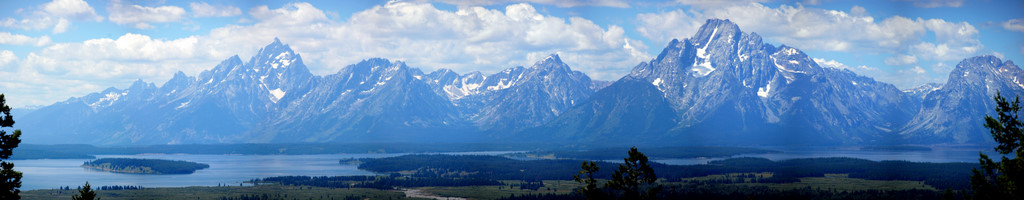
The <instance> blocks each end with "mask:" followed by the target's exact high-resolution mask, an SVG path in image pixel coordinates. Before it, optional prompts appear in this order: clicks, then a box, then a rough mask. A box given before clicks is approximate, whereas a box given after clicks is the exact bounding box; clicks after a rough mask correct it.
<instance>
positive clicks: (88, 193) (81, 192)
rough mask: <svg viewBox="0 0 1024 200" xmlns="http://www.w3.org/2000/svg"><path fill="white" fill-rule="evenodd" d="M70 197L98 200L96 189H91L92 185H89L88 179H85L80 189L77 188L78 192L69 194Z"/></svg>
mask: <svg viewBox="0 0 1024 200" xmlns="http://www.w3.org/2000/svg"><path fill="white" fill-rule="evenodd" d="M71 199H72V200H100V198H99V197H96V191H95V190H92V187H91V186H89V181H86V182H85V185H84V186H82V188H81V189H78V194H76V195H74V196H71Z"/></svg>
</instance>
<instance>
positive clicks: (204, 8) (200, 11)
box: [188, 2, 242, 17]
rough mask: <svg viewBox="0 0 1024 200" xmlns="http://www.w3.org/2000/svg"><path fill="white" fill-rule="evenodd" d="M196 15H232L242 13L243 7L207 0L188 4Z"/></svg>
mask: <svg viewBox="0 0 1024 200" xmlns="http://www.w3.org/2000/svg"><path fill="white" fill-rule="evenodd" d="M188 6H189V8H191V9H192V15H193V16H195V17H231V16H237V15H241V14H242V9H238V7H234V6H230V5H210V4H208V3H206V2H199V3H196V2H191V3H189V4H188Z"/></svg>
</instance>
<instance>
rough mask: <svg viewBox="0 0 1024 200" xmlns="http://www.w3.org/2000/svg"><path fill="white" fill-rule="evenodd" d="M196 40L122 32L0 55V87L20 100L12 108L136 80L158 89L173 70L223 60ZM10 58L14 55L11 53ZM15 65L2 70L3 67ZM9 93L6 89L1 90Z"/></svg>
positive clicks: (202, 67) (197, 68)
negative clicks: (33, 50)
mask: <svg viewBox="0 0 1024 200" xmlns="http://www.w3.org/2000/svg"><path fill="white" fill-rule="evenodd" d="M200 45H208V44H203V43H200V42H199V41H198V38H197V37H186V38H180V39H175V40H163V39H155V38H150V37H149V36H146V35H139V34H131V33H129V34H125V35H122V36H120V37H118V38H116V39H109V38H100V39H90V40H86V41H84V42H75V43H57V44H53V45H50V46H47V47H45V48H43V49H41V50H38V51H36V52H31V53H28V55H25V56H24V57H22V59H17V57H15V58H14V59H13V61H9V60H12V59H10V58H9V57H10V56H8V55H5V54H8V53H5V52H3V51H0V67H3V68H4V70H0V76H3V77H10V79H7V80H3V81H0V88H10V90H11V91H10V92H9V94H16V95H20V96H22V97H21V98H18V99H19V100H17V102H11V104H12V105H20V106H24V105H44V104H51V103H53V102H56V101H60V100H64V99H67V98H68V97H74V96H82V95H85V94H88V93H92V92H97V91H100V90H102V89H104V88H107V87H111V86H114V87H118V88H125V87H127V86H128V85H129V84H130V83H131V82H132V81H134V80H136V79H139V78H141V79H143V80H145V81H147V82H155V83H157V85H160V84H162V83H163V82H165V81H167V80H168V79H170V77H171V76H172V75H173V74H174V73H175V72H177V71H179V70H180V71H184V72H185V73H187V74H190V75H193V76H195V75H196V74H198V73H199V72H200V71H202V70H206V69H210V68H212V67H213V66H214V65H216V64H217V63H218V62H219V61H220V60H223V59H224V58H226V57H216V58H215V57H213V55H211V53H210V52H211V51H212V50H211V49H209V48H208V46H200ZM11 56H13V54H11ZM4 62H6V63H13V64H7V66H3V65H2V63H4ZM5 92H8V91H5Z"/></svg>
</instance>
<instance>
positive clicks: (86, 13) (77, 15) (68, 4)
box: [43, 0, 103, 22]
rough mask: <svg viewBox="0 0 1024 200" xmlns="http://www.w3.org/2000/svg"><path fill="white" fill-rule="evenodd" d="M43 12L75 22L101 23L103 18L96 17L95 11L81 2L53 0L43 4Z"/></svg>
mask: <svg viewBox="0 0 1024 200" xmlns="http://www.w3.org/2000/svg"><path fill="white" fill-rule="evenodd" d="M43 10H45V11H46V12H47V13H50V14H54V15H57V16H61V17H67V18H71V19H75V20H81V21H88V20H92V21H97V22H99V21H103V17H101V16H99V15H96V10H94V9H93V8H92V6H89V3H86V2H85V1H83V0H54V1H52V2H50V3H46V4H44V5H43Z"/></svg>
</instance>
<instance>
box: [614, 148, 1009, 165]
mask: <svg viewBox="0 0 1024 200" xmlns="http://www.w3.org/2000/svg"><path fill="white" fill-rule="evenodd" d="M762 149H771V150H777V151H781V152H779V153H766V154H741V155H737V156H732V157H724V158H690V159H653V160H654V161H655V162H660V163H664V164H670V165H695V164H705V163H707V162H710V161H715V160H723V159H728V158H737V157H757V158H767V159H769V160H788V159H796V158H826V157H849V158H860V159H866V160H873V161H883V160H906V161H913V162H933V163H944V162H969V163H977V162H978V152H983V153H985V154H987V155H988V156H989V157H991V158H993V159H995V158H998V157H999V156H997V154H996V152H995V151H992V149H991V148H987V149H979V148H941V147H940V148H933V149H932V150H931V151H869V150H864V151H862V150H858V149H857V148H830V147H822V148H784V147H768V148H762ZM614 162H621V160H615V161H614Z"/></svg>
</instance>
